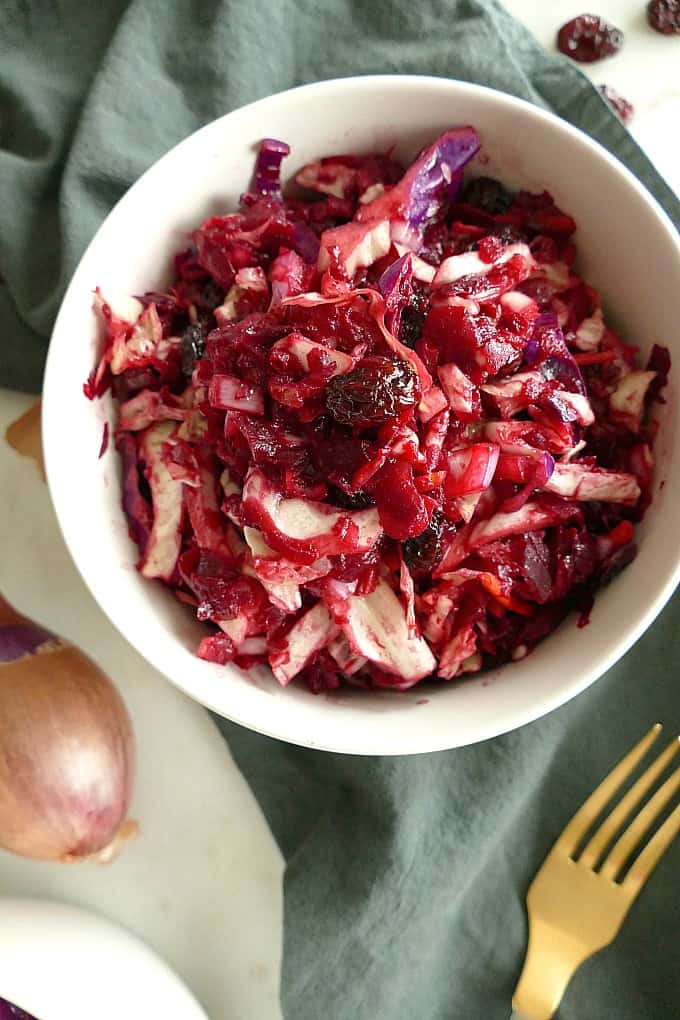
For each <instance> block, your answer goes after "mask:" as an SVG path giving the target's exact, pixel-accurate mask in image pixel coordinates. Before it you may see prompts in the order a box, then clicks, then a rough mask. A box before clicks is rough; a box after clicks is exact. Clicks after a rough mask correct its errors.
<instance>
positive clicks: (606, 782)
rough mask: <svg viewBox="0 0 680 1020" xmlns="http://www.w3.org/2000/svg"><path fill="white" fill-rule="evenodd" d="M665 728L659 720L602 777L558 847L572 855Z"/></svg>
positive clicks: (566, 830) (556, 848) (565, 830)
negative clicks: (662, 727) (607, 773)
mask: <svg viewBox="0 0 680 1020" xmlns="http://www.w3.org/2000/svg"><path fill="white" fill-rule="evenodd" d="M660 731H661V723H655V724H654V725H653V726H652V728H651V730H650V731H649V733H646V734H645V736H644V737H643V738H642V740H641V741H640V742H639V743H637V744H636V745H635V747H634V748H633V749H632V750H631V751H629V752H628V754H627V755H626V756H625V757H624V758H622V759H621V761H620V762H619V763H618V765H615V766H614V768H613V769H612V770H611V772H610V773H609V775H608V776H605V778H604V779H603V780H602V782H601V783H600V785H599V786H598V787H597V789H596V790H594V791H593V793H591V795H590V797H588V800H587V801H585V803H584V804H582V805H581V807H580V808H579V809H578V811H577V812H576V814H575V815H574V817H573V818H572V819H571V821H570V822H569V823H568V825H567V827H566V828H565V829H564V831H563V832H562V835H561V836H560V837H559V838H558V840H557V842H556V843H555V846H554V848H553V849H554V850H562V851H564V852H565V853H567V854H569V855H571V854H572V853H573V852H574V850H575V849H576V847H577V845H578V843H579V841H580V840H581V839H582V838H583V836H584V834H585V833H586V832H587V830H588V829H589V828H590V826H591V825H592V824H593V822H594V821H595V819H596V818H597V816H598V815H599V814H600V812H601V811H602V809H603V808H604V807H606V805H607V804H608V803H609V801H610V800H611V799H612V797H613V796H614V794H615V793H616V791H617V790H618V788H619V787H620V786H621V784H622V783H624V782H625V780H626V779H627V778H628V776H629V775H630V774H631V772H632V771H633V769H634V768H635V766H636V765H637V764H638V762H639V761H640V759H641V758H644V756H645V754H646V753H647V751H648V750H649V748H650V747H651V745H652V744H653V743H654V741H655V740H656V738H657V737H658V735H659V733H660Z"/></svg>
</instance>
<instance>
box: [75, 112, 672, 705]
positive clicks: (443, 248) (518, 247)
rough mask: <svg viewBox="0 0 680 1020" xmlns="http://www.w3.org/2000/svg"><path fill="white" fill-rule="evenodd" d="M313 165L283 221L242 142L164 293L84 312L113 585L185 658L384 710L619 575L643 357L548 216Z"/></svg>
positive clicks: (513, 642)
mask: <svg viewBox="0 0 680 1020" xmlns="http://www.w3.org/2000/svg"><path fill="white" fill-rule="evenodd" d="M478 148H479V141H478V138H477V135H476V132H475V131H474V129H473V128H470V127H462V128H454V129H452V130H450V131H447V132H445V133H444V134H443V135H442V136H441V137H440V138H438V139H436V140H435V141H434V142H433V143H432V144H431V145H430V146H428V147H427V148H426V149H425V150H424V151H423V152H422V153H421V154H420V156H419V157H418V158H417V159H416V160H415V162H414V163H413V164H412V165H411V166H410V167H409V168H408V169H406V170H405V171H404V169H403V168H402V167H400V166H399V165H398V164H397V163H396V162H395V161H394V160H393V159H392V158H391V157H389V156H385V155H380V154H377V155H369V156H348V155H340V156H330V157H327V158H325V159H322V160H319V161H318V162H316V163H313V164H309V165H308V166H306V167H304V168H303V169H302V170H300V171H298V173H297V175H296V182H297V185H298V191H297V193H296V194H297V196H299V195H300V194H301V193H302V192H301V189H304V193H305V197H304V198H300V197H295V198H292V197H291V198H288V197H283V195H282V192H281V186H280V168H281V163H282V160H283V158H284V156H286V155H287V154H288V146H287V145H286V144H285V143H283V142H277V141H275V140H273V139H266V140H265V141H264V142H263V143H262V147H261V150H260V153H259V156H258V158H257V161H256V166H255V172H254V177H253V181H252V184H251V189H250V191H249V192H247V193H246V194H244V196H243V198H242V200H241V205H240V209H239V210H238V211H237V212H234V213H231V214H228V215H225V216H218V217H212V218H211V219H209V220H206V221H205V222H204V223H203V224H202V225H201V226H200V227H199V228H198V229H197V230H196V231H195V232H194V235H193V243H192V245H191V246H190V247H189V248H188V249H186V250H185V251H183V252H180V253H179V254H178V255H177V256H176V258H175V278H174V283H173V284H172V286H171V287H170V288H169V290H168V291H167V292H164V293H158V292H148V293H147V294H145V295H142V296H141V297H140V298H139V299H138V302H137V305H136V309H135V311H134V313H130V312H127V313H124V312H122V311H119V312H116V311H114V310H113V309H112V308H111V306H110V305H109V304H107V303H106V302H104V301H103V299H102V298H101V296H99V295H98V296H97V304H98V307H99V309H100V312H101V317H102V324H103V329H104V337H105V343H104V352H103V356H102V358H101V361H100V364H99V366H98V367H97V368H96V369H95V371H93V373H92V376H91V378H90V380H89V381H88V383H87V384H86V393H87V395H88V396H89V397H94V396H97V395H99V394H101V393H102V392H103V391H104V390H105V389H106V388H107V387H108V386H112V388H113V392H114V396H115V397H116V399H117V401H118V408H119V419H118V426H117V429H116V434H115V442H116V449H117V450H118V452H119V454H120V456H121V461H122V471H123V507H124V510H125V513H126V515H127V519H128V523H129V528H130V535H131V537H132V538H133V540H134V541H135V542H136V543H137V545H138V547H139V550H140V562H139V569H140V570H141V572H142V573H143V574H144V576H146V577H148V578H156V579H159V580H162V581H163V582H164V583H165V584H167V585H169V586H170V587H171V588H172V589H173V590H174V591H175V593H176V595H177V597H178V598H179V599H180V600H181V601H182V602H183V603H185V604H186V605H187V606H190V607H192V609H193V611H194V612H195V613H196V615H197V617H198V619H199V620H202V621H205V622H206V628H209V629H207V630H206V636H205V637H204V638H203V640H202V641H201V643H200V647H199V649H198V654H199V655H200V656H201V657H202V658H205V659H209V660H210V661H213V662H218V663H227V662H235V663H236V664H237V665H239V666H241V667H243V668H248V667H250V666H253V665H256V664H260V663H268V664H269V665H270V666H271V668H272V670H273V673H274V675H275V677H276V678H277V679H278V680H279V682H280V683H281V684H284V685H285V684H288V683H290V682H291V681H292V680H296V681H297V682H302V683H304V684H306V685H307V687H308V688H309V689H310V690H312V691H314V692H319V691H321V690H330V689H334V688H336V687H338V686H339V685H341V684H347V685H351V686H356V687H362V688H367V687H388V688H391V689H398V690H401V689H405V688H408V687H410V686H412V685H413V684H415V683H417V682H419V681H420V680H423V679H424V678H432V679H433V680H437V681H448V680H450V679H452V678H455V677H459V676H461V675H464V674H468V673H473V672H476V671H478V670H480V669H484V668H487V667H491V666H496V665H498V664H500V663H503V662H506V661H508V660H517V659H521V658H522V657H524V656H525V655H527V654H528V653H529V652H530V651H531V649H532V648H533V647H534V646H535V645H536V644H537V642H539V641H541V640H542V639H543V638H544V637H546V636H547V635H548V634H550V633H551V632H552V631H553V630H554V629H555V627H557V626H558V624H559V623H560V622H561V621H562V620H563V619H564V618H565V616H566V615H567V614H568V613H569V612H571V611H573V610H577V611H578V612H579V613H580V622H581V623H582V624H583V623H584V622H586V621H587V616H588V612H589V610H590V606H591V604H592V601H593V597H594V593H595V592H596V590H597V588H598V587H600V586H601V585H603V584H606V583H607V582H609V581H610V580H611V578H612V577H613V576H614V575H615V574H616V573H617V572H618V571H619V570H621V569H622V568H623V567H624V566H625V565H626V564H627V563H629V562H630V560H631V559H632V558H633V556H634V554H635V546H634V541H633V540H634V523H635V522H637V521H639V520H640V518H641V517H642V515H643V513H644V511H645V509H646V508H647V506H648V505H649V502H650V500H651V491H652V477H653V456H652V447H653V441H654V435H655V430H656V425H655V423H654V420H653V415H651V413H650V412H651V409H652V405H653V404H654V403H655V402H661V403H663V397H662V391H663V387H664V386H665V384H666V381H667V378H668V373H669V370H670V358H669V355H668V351H667V350H666V348H663V347H659V346H656V347H654V348H653V350H652V353H651V355H650V357H649V360H648V363H647V365H646V367H645V369H641V368H640V367H638V365H637V363H636V357H635V348H633V347H630V346H627V345H626V344H625V343H624V341H623V340H622V339H621V337H620V336H619V335H618V334H617V333H616V332H615V331H614V330H612V329H611V328H610V327H609V326H608V325H607V323H606V321H605V318H604V315H603V311H602V307H601V302H600V297H599V295H598V293H597V291H595V290H594V289H593V288H592V287H590V286H589V285H588V284H586V283H585V282H584V281H583V280H581V279H580V278H579V277H578V275H577V274H576V273H575V271H574V259H575V255H576V251H575V248H574V245H573V244H572V242H571V235H572V233H573V231H574V229H575V226H576V225H575V223H574V221H573V219H572V218H571V217H570V216H569V215H568V214H566V213H564V212H563V211H562V210H561V209H559V208H558V207H557V206H556V204H555V202H554V200H553V198H552V197H551V196H550V195H549V194H548V193H547V192H543V193H541V194H531V193H528V192H524V191H519V192H516V193H514V194H512V193H511V192H509V191H508V190H507V189H506V188H505V187H504V186H503V185H502V184H501V183H500V182H498V181H495V180H493V179H492V178H488V177H470V178H468V179H467V180H466V181H465V182H463V180H462V171H463V167H464V166H465V165H466V164H467V163H468V162H469V160H470V159H471V158H472V157H473V156H474V155H475V153H476V152H477V150H478Z"/></svg>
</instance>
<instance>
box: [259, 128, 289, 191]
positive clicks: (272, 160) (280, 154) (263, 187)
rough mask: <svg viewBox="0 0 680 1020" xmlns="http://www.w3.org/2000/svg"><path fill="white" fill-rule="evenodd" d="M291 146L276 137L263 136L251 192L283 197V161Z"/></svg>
mask: <svg viewBox="0 0 680 1020" xmlns="http://www.w3.org/2000/svg"><path fill="white" fill-rule="evenodd" d="M289 153H290V146H289V145H287V144H286V143H285V142H280V141H278V140H277V139H276V138H263V139H262V143H261V145H260V151H259V153H258V156H257V160H256V161H255V170H254V172H253V180H252V184H251V186H250V190H251V192H255V193H256V194H258V195H262V196H264V197H265V198H278V199H280V198H281V178H280V174H281V163H282V162H283V159H284V157H285V156H287V155H288V154H289Z"/></svg>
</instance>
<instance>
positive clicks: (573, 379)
mask: <svg viewBox="0 0 680 1020" xmlns="http://www.w3.org/2000/svg"><path fill="white" fill-rule="evenodd" d="M538 370H539V372H540V373H541V375H542V376H543V378H544V379H548V380H550V381H555V382H558V383H559V384H560V386H561V387H562V389H564V390H567V391H568V392H569V393H582V394H583V395H585V392H586V384H585V383H584V381H583V376H582V375H581V369H580V368H579V367H578V364H577V363H576V362H575V361H574V358H573V356H572V355H571V353H570V352H569V351H567V353H566V354H565V355H553V356H551V357H548V358H546V359H545V361H542V362H541V364H540V365H539V366H538ZM559 413H560V417H561V418H562V419H563V420H565V421H574V420H575V419H574V417H571V418H565V417H564V414H563V413H562V411H561V410H560V411H559Z"/></svg>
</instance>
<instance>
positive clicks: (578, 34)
mask: <svg viewBox="0 0 680 1020" xmlns="http://www.w3.org/2000/svg"><path fill="white" fill-rule="evenodd" d="M622 46H623V32H622V31H621V30H620V29H619V28H616V27H615V26H614V25H611V24H610V23H609V22H608V21H605V20H604V18H600V17H598V15H597V14H580V15H579V16H578V17H577V18H572V19H571V21H567V22H566V24H564V25H562V28H561V29H560V30H559V32H558V33H557V48H558V50H559V51H560V53H564V55H565V57H571V59H572V60H576V61H578V63H579V64H592V63H593V61H595V60H602V58H603V57H611V56H613V55H614V53H618V51H619V50H620V49H621V47H622Z"/></svg>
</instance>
